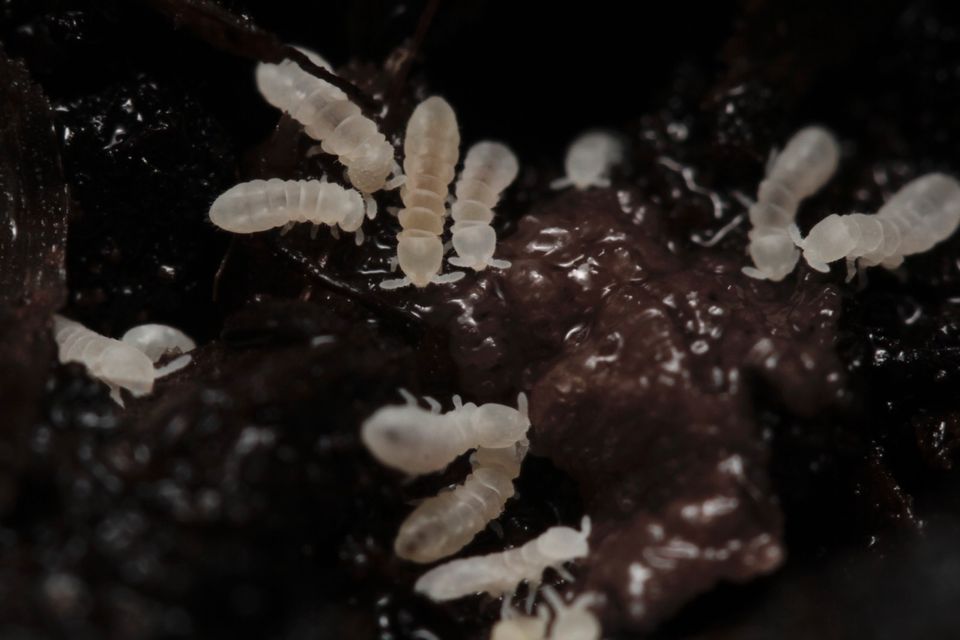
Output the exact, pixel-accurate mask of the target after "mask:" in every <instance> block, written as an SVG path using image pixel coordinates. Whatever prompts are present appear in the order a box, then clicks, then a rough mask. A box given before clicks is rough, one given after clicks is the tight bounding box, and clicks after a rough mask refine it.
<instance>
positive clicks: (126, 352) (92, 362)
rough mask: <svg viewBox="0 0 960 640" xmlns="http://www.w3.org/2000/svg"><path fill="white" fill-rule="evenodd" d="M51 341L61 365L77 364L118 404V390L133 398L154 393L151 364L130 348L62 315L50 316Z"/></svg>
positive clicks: (142, 355)
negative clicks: (82, 366)
mask: <svg viewBox="0 0 960 640" xmlns="http://www.w3.org/2000/svg"><path fill="white" fill-rule="evenodd" d="M53 337H54V340H55V341H56V343H57V349H58V355H59V358H60V362H79V363H80V364H82V365H84V366H85V367H86V368H87V371H89V372H90V375H92V376H93V377H95V378H97V379H98V380H101V381H103V382H105V383H106V384H107V385H108V386H109V387H110V389H111V391H112V392H113V394H112V396H113V398H114V399H115V400H117V402H119V403H120V404H123V402H122V401H121V399H120V395H119V389H126V390H128V391H129V392H130V393H132V394H133V395H134V396H142V395H146V394H148V393H150V392H151V391H153V383H154V380H155V378H156V373H155V371H154V368H153V362H151V360H150V358H149V357H147V355H146V354H145V353H143V351H141V350H140V349H138V348H136V347H135V346H133V345H130V344H127V343H125V342H121V341H120V340H114V339H113V338H108V337H106V336H102V335H100V334H99V333H97V332H95V331H91V330H90V329H88V328H86V327H85V326H83V325H82V324H80V323H79V322H75V321H73V320H70V319H68V318H64V317H63V316H61V315H57V314H54V316H53Z"/></svg>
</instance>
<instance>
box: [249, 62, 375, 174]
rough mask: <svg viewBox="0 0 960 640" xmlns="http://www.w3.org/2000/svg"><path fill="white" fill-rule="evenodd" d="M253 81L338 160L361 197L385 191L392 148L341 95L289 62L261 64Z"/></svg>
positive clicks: (265, 95)
mask: <svg viewBox="0 0 960 640" xmlns="http://www.w3.org/2000/svg"><path fill="white" fill-rule="evenodd" d="M300 51H302V52H303V53H305V54H306V55H307V57H309V58H310V59H311V60H312V61H313V62H314V63H315V64H317V65H318V66H321V67H324V68H326V69H329V68H330V65H329V64H327V62H326V61H325V60H323V59H322V58H321V57H320V56H318V55H317V54H315V53H313V52H311V51H307V50H305V49H300ZM256 77H257V86H258V87H259V89H260V93H262V94H263V96H264V98H265V99H266V100H267V102H269V103H270V104H272V105H273V106H275V107H277V108H278V109H282V110H283V111H286V112H287V113H289V114H290V116H291V117H292V118H294V119H295V120H296V121H297V122H299V123H300V124H302V125H303V128H304V131H306V133H307V135H309V136H310V137H311V138H313V139H314V140H318V141H320V146H321V148H322V149H323V151H324V152H325V153H329V154H332V155H335V156H337V157H338V158H339V160H340V162H341V163H343V165H344V166H346V167H347V178H348V179H349V180H350V183H351V184H352V185H353V186H354V187H356V188H357V189H359V190H360V191H362V192H363V193H373V192H374V191H379V190H380V189H382V188H384V185H385V184H386V181H387V176H389V175H390V172H391V170H392V169H393V164H394V159H393V145H391V144H390V143H389V142H388V141H387V139H386V137H385V136H384V135H383V134H382V133H380V132H379V131H378V130H377V125H376V124H375V123H374V122H373V120H371V119H370V118H367V117H366V116H365V115H363V113H361V111H360V107H358V106H357V105H356V104H354V103H353V102H351V101H350V99H349V98H348V97H347V95H346V94H345V93H344V92H343V91H341V90H340V89H338V88H337V87H335V86H333V85H332V84H330V83H329V82H326V81H324V80H321V79H319V78H316V77H314V76H312V75H310V74H309V73H307V72H306V71H304V70H303V69H301V68H300V67H299V65H297V64H296V63H295V62H293V61H291V60H284V61H283V62H282V63H280V64H268V63H261V64H260V65H258V66H257V72H256Z"/></svg>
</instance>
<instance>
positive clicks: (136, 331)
mask: <svg viewBox="0 0 960 640" xmlns="http://www.w3.org/2000/svg"><path fill="white" fill-rule="evenodd" d="M120 341H121V342H125V343H127V344H130V345H133V346H134V347H136V348H137V349H139V350H140V351H142V352H143V353H144V354H146V356H147V357H148V358H150V361H151V362H152V363H153V364H154V366H156V364H157V362H159V361H160V359H161V358H163V357H167V356H175V355H179V356H180V357H178V358H175V359H173V360H171V361H170V362H168V363H167V364H165V365H162V366H160V367H157V368H156V377H157V378H162V377H163V376H166V375H170V374H171V373H173V372H175V371H179V370H180V369H183V368H184V367H185V366H187V365H188V364H190V360H191V359H192V356H190V355H187V354H188V352H190V351H193V350H194V349H196V347H197V343H196V342H194V341H193V340H191V339H190V337H189V336H188V335H187V334H185V333H184V332H183V331H180V330H179V329H177V328H175V327H171V326H168V325H165V324H142V325H139V326H136V327H133V328H132V329H130V330H129V331H127V332H126V333H125V334H123V337H121V338H120Z"/></svg>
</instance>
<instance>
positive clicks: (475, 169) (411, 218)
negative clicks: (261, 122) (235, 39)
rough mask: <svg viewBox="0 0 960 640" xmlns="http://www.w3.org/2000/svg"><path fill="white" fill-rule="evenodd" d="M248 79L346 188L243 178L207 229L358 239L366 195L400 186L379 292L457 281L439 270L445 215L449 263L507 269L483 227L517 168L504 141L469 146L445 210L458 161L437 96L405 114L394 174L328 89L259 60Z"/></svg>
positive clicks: (372, 129)
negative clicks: (308, 227)
mask: <svg viewBox="0 0 960 640" xmlns="http://www.w3.org/2000/svg"><path fill="white" fill-rule="evenodd" d="M301 51H303V52H304V53H305V54H306V55H307V56H308V57H309V58H310V59H311V60H312V61H313V62H314V63H315V64H317V65H319V66H322V67H324V68H327V69H329V68H330V65H329V64H328V63H327V62H326V61H325V60H323V59H322V58H321V57H320V56H319V55H317V54H316V53H313V52H311V51H306V50H303V49H301ZM256 79H257V86H258V87H259V89H260V93H261V94H263V96H264V98H265V99H266V100H267V102H269V103H270V104H272V105H273V106H275V107H277V108H279V109H281V110H283V111H284V112H286V113H288V114H289V115H290V116H291V117H292V118H293V119H294V120H296V121H297V122H299V123H300V124H301V125H302V126H303V130H304V132H305V133H306V134H307V135H308V136H310V137H311V138H313V139H315V140H317V141H319V142H320V151H322V152H323V153H328V154H331V155H334V156H336V157H337V159H338V160H339V162H340V163H341V164H343V165H344V167H346V174H347V179H348V180H349V181H350V183H351V185H352V188H349V187H343V186H340V185H337V184H334V183H330V182H327V181H326V180H325V179H324V180H288V181H285V180H279V179H271V180H253V181H251V182H245V183H242V184H238V185H236V186H235V187H233V188H231V189H229V190H228V191H227V192H226V193H224V194H222V195H221V196H220V197H219V198H217V200H216V201H215V202H214V203H213V205H212V207H211V208H210V220H211V221H212V222H213V223H214V224H215V225H217V226H218V227H220V228H222V229H225V230H227V231H231V232H233V233H256V232H259V231H265V230H267V229H272V228H275V227H288V226H289V225H291V224H295V223H299V222H310V223H313V224H314V225H327V226H329V227H330V228H331V230H332V231H333V232H335V233H336V232H337V231H347V232H351V233H356V234H357V242H358V243H361V242H363V232H362V224H363V220H364V213H366V216H367V217H369V218H373V217H374V216H376V213H377V204H376V200H375V199H374V197H373V194H374V193H375V192H377V191H380V190H389V189H395V188H397V187H400V186H401V185H402V188H401V191H400V198H401V200H402V201H403V205H404V206H403V208H402V209H400V210H399V212H397V217H398V218H399V223H400V227H401V231H400V233H398V234H397V255H396V265H397V266H399V267H400V270H401V271H402V272H403V277H402V278H397V279H392V280H386V281H383V282H381V283H380V285H381V286H382V287H383V288H385V289H395V288H397V287H402V286H406V285H409V284H412V285H414V286H416V287H425V286H427V285H429V284H443V283H449V282H455V281H457V280H459V279H461V278H462V277H463V275H464V274H463V272H459V271H454V272H450V273H446V274H441V271H442V269H443V258H444V254H445V253H446V251H447V247H446V246H445V245H444V242H443V239H442V238H443V234H444V231H445V229H444V228H445V226H446V218H447V217H448V213H449V216H450V217H451V218H452V219H453V225H452V226H451V228H450V241H451V244H452V247H453V251H454V253H455V254H456V255H454V256H451V257H450V258H449V259H448V260H447V262H448V263H449V264H450V265H452V266H455V267H463V268H469V269H474V270H476V271H480V270H483V269H485V268H487V267H488V266H489V267H497V268H506V267H509V266H510V263H509V262H506V261H504V260H498V259H495V258H494V257H493V254H494V251H495V249H496V242H497V238H496V234H495V232H494V230H493V227H492V226H491V223H492V221H493V215H494V214H493V208H494V207H495V206H496V205H497V203H498V202H499V200H500V195H501V194H502V193H503V191H504V190H505V189H506V188H507V187H508V186H509V185H510V184H511V183H512V182H513V181H514V180H515V179H516V177H517V173H518V172H519V169H520V166H519V163H518V162H517V158H516V156H515V155H514V154H513V152H512V151H511V150H510V149H509V148H507V147H506V146H504V145H503V144H500V143H498V142H480V143H477V144H475V145H474V146H472V147H471V148H470V149H469V151H468V152H467V155H466V158H465V160H464V163H463V169H462V170H461V172H460V177H459V179H458V180H457V183H456V187H455V194H456V197H455V199H454V201H453V203H452V204H448V202H447V200H448V197H449V194H448V189H449V186H450V183H451V182H452V181H453V179H454V177H455V176H456V167H457V163H458V161H459V159H460V128H459V125H458V123H457V118H456V114H455V113H454V111H453V108H452V107H451V106H450V105H449V104H448V103H447V101H446V100H444V99H443V98H440V97H436V96H434V97H431V98H428V99H426V100H424V101H423V102H421V103H420V104H419V105H418V106H417V107H416V109H414V111H413V114H412V115H411V116H410V120H409V121H408V122H407V128H406V134H405V137H404V141H403V151H404V161H403V173H402V174H401V173H400V168H399V166H398V165H397V163H396V161H395V160H394V149H393V145H391V144H390V142H389V141H388V140H387V139H386V138H385V137H384V135H383V134H382V133H380V131H379V130H378V128H377V125H376V123H375V122H374V121H373V120H371V119H370V118H367V117H366V116H364V115H363V113H362V112H361V110H360V108H359V107H358V106H357V105H355V104H354V103H353V102H351V101H350V99H349V98H348V97H347V95H346V94H345V93H344V92H343V91H341V90H340V89H338V88H337V87H334V86H333V85H331V84H330V83H328V82H326V81H324V80H321V79H319V78H316V77H314V76H312V75H310V74H309V73H307V72H306V71H304V70H302V69H301V68H300V67H299V66H298V65H297V64H296V63H294V62H292V61H290V60H285V61H284V62H282V63H281V64H260V65H259V66H258V68H257V73H256ZM391 171H392V172H393V173H394V174H395V175H394V176H393V177H392V178H391V177H389V175H390V173H391ZM448 206H449V211H448Z"/></svg>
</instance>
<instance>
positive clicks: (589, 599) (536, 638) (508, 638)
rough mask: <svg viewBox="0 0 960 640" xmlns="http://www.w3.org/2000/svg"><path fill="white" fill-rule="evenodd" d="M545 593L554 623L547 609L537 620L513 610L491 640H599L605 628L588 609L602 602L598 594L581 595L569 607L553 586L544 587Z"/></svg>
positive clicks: (509, 611) (504, 617)
mask: <svg viewBox="0 0 960 640" xmlns="http://www.w3.org/2000/svg"><path fill="white" fill-rule="evenodd" d="M543 594H544V596H545V597H546V599H547V602H549V603H550V607H551V608H552V609H553V611H552V616H553V621H552V623H551V621H550V618H551V613H550V612H548V611H547V608H546V607H542V606H541V607H540V608H539V609H538V611H537V617H531V616H524V615H520V614H518V613H517V612H516V611H515V610H513V609H512V608H510V609H507V610H506V612H505V613H504V615H503V618H502V619H501V620H500V621H499V622H497V624H496V625H495V626H494V627H493V633H492V634H491V636H490V640H600V634H601V633H602V631H603V629H602V627H601V626H600V621H599V620H597V617H596V616H595V615H593V613H592V612H591V611H590V609H589V608H590V607H591V606H593V605H595V604H597V603H598V602H600V601H601V596H600V595H599V594H597V593H593V592H590V593H583V594H580V596H578V597H577V599H576V600H574V601H573V602H572V603H570V605H567V604H566V603H565V602H564V601H563V598H561V597H560V594H558V593H557V592H556V590H554V589H553V588H552V587H544V588H543ZM548 629H549V633H548Z"/></svg>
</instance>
